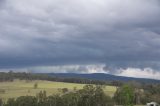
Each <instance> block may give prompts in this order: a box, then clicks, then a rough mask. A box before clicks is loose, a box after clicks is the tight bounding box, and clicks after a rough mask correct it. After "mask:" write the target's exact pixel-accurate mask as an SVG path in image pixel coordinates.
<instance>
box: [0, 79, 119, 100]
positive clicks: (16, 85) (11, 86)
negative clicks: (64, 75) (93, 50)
mask: <svg viewBox="0 0 160 106" xmlns="http://www.w3.org/2000/svg"><path fill="white" fill-rule="evenodd" d="M35 83H38V88H37V89H34V84H35ZM84 85H85V84H75V83H64V82H53V81H41V80H35V81H25V80H14V81H13V82H0V90H5V92H0V98H2V99H3V100H4V101H6V100H7V99H8V98H16V97H19V96H26V95H31V96H36V94H37V93H39V92H40V91H42V90H45V91H46V92H47V95H53V94H57V93H61V92H60V89H62V88H68V89H69V90H70V91H72V90H73V89H74V88H76V89H77V90H78V89H82V88H83V86H84ZM104 91H105V93H106V94H107V95H109V96H113V94H114V93H115V91H116V87H114V86H106V87H105V88H104Z"/></svg>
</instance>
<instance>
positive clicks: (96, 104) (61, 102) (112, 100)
mask: <svg viewBox="0 0 160 106" xmlns="http://www.w3.org/2000/svg"><path fill="white" fill-rule="evenodd" d="M148 88H149V87H147V88H146V90H142V89H138V88H136V87H135V86H133V85H129V84H124V85H123V86H121V87H119V88H118V89H117V91H116V92H115V94H114V96H113V97H110V96H107V94H105V92H104V90H103V89H104V86H103V85H86V86H84V87H83V89H81V90H76V89H75V90H73V91H69V90H67V88H66V89H64V90H63V93H62V94H55V95H51V96H47V93H46V91H41V92H40V93H38V94H37V95H36V96H21V97H18V98H16V99H14V98H10V99H8V101H7V102H5V103H4V102H3V101H2V99H0V106H114V105H122V106H134V105H141V104H142V105H145V104H146V103H148V102H151V101H155V102H157V103H160V99H159V98H160V92H159V88H157V89H158V91H157V90H150V89H149V90H148ZM150 93H152V94H150Z"/></svg>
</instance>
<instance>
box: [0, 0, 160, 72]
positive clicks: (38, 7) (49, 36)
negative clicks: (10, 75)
mask: <svg viewBox="0 0 160 106" xmlns="http://www.w3.org/2000/svg"><path fill="white" fill-rule="evenodd" d="M0 14H1V15H0V48H1V49H0V67H1V68H7V67H9V68H10V67H27V66H41V65H43V66H45V65H65V64H96V63H97V64H98V63H102V64H107V67H108V66H109V67H123V68H124V67H138V68H144V67H151V68H156V69H159V68H160V66H159V64H160V55H159V54H160V49H159V48H160V31H159V29H160V19H159V17H160V2H159V0H124V1H123V2H122V1H121V0H69V1H66V0H45V1H44V0H6V1H3V0H2V1H0Z"/></svg>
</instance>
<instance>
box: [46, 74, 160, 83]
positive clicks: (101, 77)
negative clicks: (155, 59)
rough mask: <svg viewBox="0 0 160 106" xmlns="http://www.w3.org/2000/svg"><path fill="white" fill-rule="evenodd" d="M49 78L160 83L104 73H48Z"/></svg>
mask: <svg viewBox="0 0 160 106" xmlns="http://www.w3.org/2000/svg"><path fill="white" fill-rule="evenodd" d="M48 75H49V76H54V77H63V78H85V79H92V80H103V81H123V82H127V81H138V82H147V83H160V80H154V79H146V78H133V77H123V76H115V75H111V74H104V73H93V74H76V73H48Z"/></svg>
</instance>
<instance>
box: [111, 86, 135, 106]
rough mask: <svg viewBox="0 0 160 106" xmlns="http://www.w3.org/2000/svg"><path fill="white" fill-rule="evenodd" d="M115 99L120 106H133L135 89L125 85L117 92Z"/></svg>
mask: <svg viewBox="0 0 160 106" xmlns="http://www.w3.org/2000/svg"><path fill="white" fill-rule="evenodd" d="M114 99H115V101H116V103H117V104H118V105H123V106H133V104H134V89H133V88H132V87H131V86H129V85H124V86H122V87H120V88H118V90H117V91H116V93H115V95H114Z"/></svg>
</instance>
